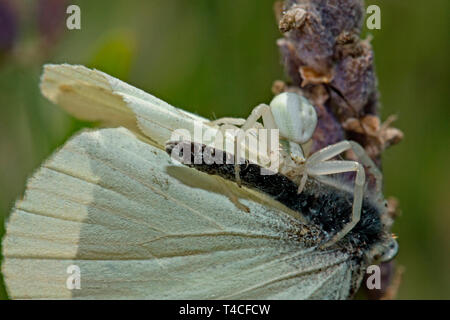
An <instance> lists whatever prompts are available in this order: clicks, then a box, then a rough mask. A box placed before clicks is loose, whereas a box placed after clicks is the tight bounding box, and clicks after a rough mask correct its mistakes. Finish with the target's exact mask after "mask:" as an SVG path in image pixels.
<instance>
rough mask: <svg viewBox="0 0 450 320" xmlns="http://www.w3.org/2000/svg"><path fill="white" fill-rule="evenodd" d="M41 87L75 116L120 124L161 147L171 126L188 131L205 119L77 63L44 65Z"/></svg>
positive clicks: (171, 130)
mask: <svg viewBox="0 0 450 320" xmlns="http://www.w3.org/2000/svg"><path fill="white" fill-rule="evenodd" d="M41 91H42V93H43V95H44V96H45V97H47V98H48V99H49V100H50V101H52V102H54V103H55V104H57V105H59V106H60V107H62V108H63V109H65V110H66V111H68V112H69V113H71V114H72V115H74V116H75V117H77V118H79V119H82V120H87V121H99V122H101V123H103V124H105V125H107V126H123V127H126V128H128V129H130V130H132V131H133V132H135V133H139V134H142V133H143V134H144V135H145V136H146V137H147V138H148V139H150V140H151V141H152V142H153V143H154V144H155V145H156V146H158V147H164V144H165V143H166V142H167V141H168V140H169V139H170V137H171V134H172V132H173V131H174V130H175V129H179V128H184V129H187V130H189V131H190V132H191V133H192V134H193V131H194V123H195V122H198V123H205V122H208V121H207V120H206V119H204V118H202V117H199V116H197V115H194V114H192V113H189V112H187V111H184V110H181V109H178V108H175V107H172V106H171V105H169V104H168V103H166V102H164V101H162V100H160V99H158V98H156V97H154V96H152V95H150V94H148V93H146V92H144V91H142V90H140V89H138V88H135V87H133V86H130V85H129V84H127V83H125V82H123V81H121V80H119V79H116V78H114V77H111V76H110V75H108V74H106V73H103V72H101V71H98V70H92V69H89V68H86V67H84V66H81V65H75V66H74V65H69V64H61V65H53V64H48V65H45V66H44V73H43V75H42V78H41Z"/></svg>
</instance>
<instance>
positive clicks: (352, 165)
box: [306, 160, 365, 247]
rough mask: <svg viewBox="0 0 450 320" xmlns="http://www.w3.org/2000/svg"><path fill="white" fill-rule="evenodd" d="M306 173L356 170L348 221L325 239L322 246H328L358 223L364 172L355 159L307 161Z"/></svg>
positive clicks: (319, 173)
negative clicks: (351, 206) (350, 213)
mask: <svg viewBox="0 0 450 320" xmlns="http://www.w3.org/2000/svg"><path fill="white" fill-rule="evenodd" d="M306 171H307V174H308V175H311V176H321V175H328V174H335V173H342V172H351V171H356V178H355V187H354V191H353V208H352V216H351V218H350V221H349V222H347V224H345V225H344V227H343V228H342V230H340V231H339V232H338V233H336V234H335V235H334V236H333V238H331V239H330V240H329V241H327V242H326V243H325V244H324V245H323V247H329V246H331V245H333V244H335V243H336V242H338V241H339V240H340V239H342V238H343V237H344V236H345V235H346V234H347V233H348V232H350V230H352V229H353V227H354V226H355V225H356V224H357V223H358V221H359V219H360V217H361V207H362V203H363V194H364V182H365V173H364V167H363V166H362V165H361V164H360V163H359V162H356V161H346V160H344V161H319V162H315V163H308V164H307V168H306Z"/></svg>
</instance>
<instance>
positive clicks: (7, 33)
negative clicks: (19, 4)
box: [0, 0, 18, 55]
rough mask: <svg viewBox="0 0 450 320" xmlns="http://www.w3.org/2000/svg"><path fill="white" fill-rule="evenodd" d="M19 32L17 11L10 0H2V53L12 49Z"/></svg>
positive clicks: (0, 7)
mask: <svg viewBox="0 0 450 320" xmlns="http://www.w3.org/2000/svg"><path fill="white" fill-rule="evenodd" d="M17 34H18V18H17V12H16V11H15V10H14V8H13V6H12V4H11V3H10V1H8V0H0V55H3V54H5V53H7V52H8V51H10V50H11V49H12V48H13V46H14V43H15V41H16V40H17Z"/></svg>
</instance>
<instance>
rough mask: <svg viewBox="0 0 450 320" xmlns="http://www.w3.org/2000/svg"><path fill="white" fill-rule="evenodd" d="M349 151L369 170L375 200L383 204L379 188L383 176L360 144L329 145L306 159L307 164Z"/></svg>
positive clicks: (343, 142)
mask: <svg viewBox="0 0 450 320" xmlns="http://www.w3.org/2000/svg"><path fill="white" fill-rule="evenodd" d="M350 149H351V150H353V152H355V154H356V156H357V157H358V159H359V160H360V161H361V163H362V164H363V165H364V167H366V168H367V169H368V170H369V172H370V174H371V175H373V177H374V178H375V191H376V193H377V200H378V201H380V202H382V203H384V200H383V199H384V198H383V195H382V193H381V188H382V184H383V175H382V174H381V171H380V170H379V169H378V167H377V166H376V165H375V163H374V162H373V161H372V159H370V157H369V156H368V155H367V153H366V151H365V150H364V148H363V147H361V145H360V144H358V143H356V142H354V141H348V140H344V141H341V142H338V143H336V144H333V145H330V146H328V147H325V148H323V149H321V150H319V151H317V152H315V153H314V154H313V155H311V156H310V157H309V158H308V162H310V163H315V162H319V161H325V160H329V159H331V158H333V157H335V156H337V155H338V154H340V153H342V152H344V151H347V150H350Z"/></svg>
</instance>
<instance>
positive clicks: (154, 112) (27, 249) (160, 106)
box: [2, 65, 367, 299]
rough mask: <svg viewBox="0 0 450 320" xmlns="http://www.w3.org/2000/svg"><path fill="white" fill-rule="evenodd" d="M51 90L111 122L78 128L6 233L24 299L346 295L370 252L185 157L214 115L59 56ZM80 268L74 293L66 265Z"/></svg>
mask: <svg viewBox="0 0 450 320" xmlns="http://www.w3.org/2000/svg"><path fill="white" fill-rule="evenodd" d="M41 90H42V92H43V94H44V95H45V96H46V97H47V98H49V99H50V100H51V101H53V102H55V103H56V104H58V105H60V106H61V107H62V108H64V109H65V110H67V111H68V112H69V113H71V114H72V115H74V116H76V117H78V118H80V119H83V120H89V121H99V122H101V123H103V124H105V125H106V126H108V127H110V128H105V129H99V130H95V131H83V132H81V133H80V134H78V135H76V136H75V137H73V138H71V139H70V140H69V141H68V142H67V143H66V144H65V145H64V146H63V147H62V148H61V149H59V150H58V151H56V152H55V154H54V155H53V156H52V157H51V158H50V159H49V160H47V161H46V162H45V163H44V164H43V165H42V167H41V168H40V169H38V170H37V172H35V173H34V175H33V176H32V177H31V178H30V179H29V181H28V183H27V190H26V192H25V195H24V198H23V200H20V201H17V203H16V205H15V207H14V209H13V211H12V214H11V216H10V218H9V221H8V223H7V228H6V236H5V238H4V240H3V243H2V246H3V255H4V262H3V265H2V272H3V275H4V278H5V283H6V286H7V289H8V293H9V295H10V297H11V298H25V299H28V298H44V299H53V298H81V299H115V298H117V299H342V298H348V297H351V296H352V295H353V293H354V292H355V291H356V290H357V288H358V287H359V285H360V282H361V279H362V276H363V274H364V269H365V267H366V266H367V263H366V262H361V260H355V257H354V256H353V255H352V253H347V252H345V251H344V250H340V249H339V248H338V247H336V246H332V247H330V248H327V249H320V250H319V249H318V245H319V243H318V240H317V239H319V238H320V235H321V233H322V230H320V228H318V227H317V226H315V225H313V224H308V223H305V222H304V219H303V218H302V215H301V214H300V213H298V212H295V211H293V210H290V209H288V208H287V207H285V206H283V205H282V204H280V203H278V202H277V201H274V200H273V199H271V198H270V197H268V196H267V195H265V194H263V193H260V192H257V191H254V190H251V189H247V188H245V187H242V188H239V187H237V185H236V184H235V183H234V182H231V181H227V180H224V179H221V178H218V177H215V176H210V175H207V174H205V173H202V172H200V171H197V170H195V169H191V168H188V167H185V166H182V165H180V164H179V163H175V162H174V161H172V160H171V158H170V157H169V156H168V155H167V154H166V152H165V151H164V147H165V143H166V142H167V141H168V140H169V139H170V137H171V134H172V132H173V131H174V130H176V129H179V128H184V129H187V130H190V131H192V130H193V126H194V122H196V121H197V122H198V121H200V122H202V123H205V124H206V123H207V122H208V121H207V120H206V119H204V118H201V117H199V116H196V115H194V114H191V113H188V112H186V111H183V110H180V109H177V108H174V107H172V106H170V105H169V104H167V103H165V102H164V101H162V100H160V99H157V98H155V97H153V96H152V95H150V94H147V93H145V92H143V91H141V90H139V89H137V88H134V87H132V86H130V85H128V84H126V83H124V82H122V81H120V80H117V79H115V78H113V77H111V76H109V75H107V74H105V73H102V72H100V71H96V70H90V69H88V68H85V67H83V66H71V65H47V66H45V71H44V74H43V77H42V80H41ZM71 265H76V266H78V267H79V270H80V274H79V277H80V279H79V280H80V287H81V288H80V289H73V290H71V289H68V286H67V281H68V280H67V279H68V277H69V276H70V274H68V273H67V268H68V267H70V266H71Z"/></svg>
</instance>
